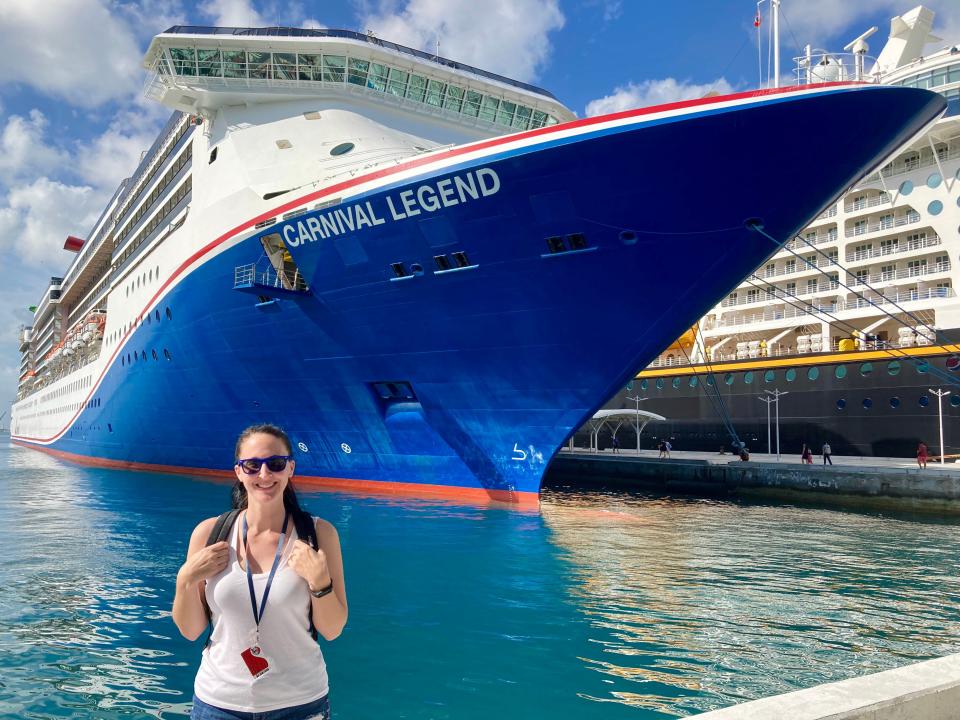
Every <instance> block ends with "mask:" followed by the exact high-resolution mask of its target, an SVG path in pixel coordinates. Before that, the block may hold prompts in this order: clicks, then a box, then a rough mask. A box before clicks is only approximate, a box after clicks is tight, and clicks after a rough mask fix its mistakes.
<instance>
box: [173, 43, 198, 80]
mask: <svg viewBox="0 0 960 720" xmlns="http://www.w3.org/2000/svg"><path fill="white" fill-rule="evenodd" d="M170 59H171V60H173V71H174V72H175V73H177V74H178V75H196V74H197V66H196V62H197V58H196V54H195V53H194V50H193V48H170Z"/></svg>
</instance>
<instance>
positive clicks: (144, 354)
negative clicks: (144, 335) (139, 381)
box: [140, 350, 147, 362]
mask: <svg viewBox="0 0 960 720" xmlns="http://www.w3.org/2000/svg"><path fill="white" fill-rule="evenodd" d="M140 359H141V360H143V361H144V362H146V361H147V351H146V350H141V351H140Z"/></svg>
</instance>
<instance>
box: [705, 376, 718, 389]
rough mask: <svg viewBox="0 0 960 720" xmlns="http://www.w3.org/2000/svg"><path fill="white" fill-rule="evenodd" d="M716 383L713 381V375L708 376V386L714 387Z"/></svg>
mask: <svg viewBox="0 0 960 720" xmlns="http://www.w3.org/2000/svg"><path fill="white" fill-rule="evenodd" d="M715 384H716V383H715V382H714V380H713V375H707V385H709V386H710V387H713V386H714V385H715Z"/></svg>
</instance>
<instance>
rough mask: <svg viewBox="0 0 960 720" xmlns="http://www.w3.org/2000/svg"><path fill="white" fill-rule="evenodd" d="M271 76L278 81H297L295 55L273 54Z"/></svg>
mask: <svg viewBox="0 0 960 720" xmlns="http://www.w3.org/2000/svg"><path fill="white" fill-rule="evenodd" d="M273 76H274V77H275V78H277V79H278V80H296V79H297V56H296V54H295V53H274V54H273Z"/></svg>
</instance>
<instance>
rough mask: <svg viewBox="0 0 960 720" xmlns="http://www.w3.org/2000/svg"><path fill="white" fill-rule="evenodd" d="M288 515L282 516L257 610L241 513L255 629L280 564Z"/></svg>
mask: <svg viewBox="0 0 960 720" xmlns="http://www.w3.org/2000/svg"><path fill="white" fill-rule="evenodd" d="M289 519H290V515H289V514H288V515H284V516H283V529H282V530H281V531H280V539H279V540H277V552H276V554H275V555H274V556H273V567H271V568H270V577H268V578H267V586H266V587H265V588H264V589H263V599H262V600H261V601H260V611H259V612H257V592H256V590H254V589H253V571H252V570H251V569H250V551H249V549H248V548H247V514H246V513H244V514H243V550H244V552H245V553H246V556H247V587H248V588H250V605H251V606H253V620H254V622H255V623H257V630H259V629H260V621H261V620H263V611H264V610H265V609H266V607H267V596H268V595H269V594H270V586H271V585H273V576H274V575H276V573H277V568H278V567H279V566H280V553H281V552H283V541H284V540H285V539H286V537H287V521H288V520H289Z"/></svg>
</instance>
